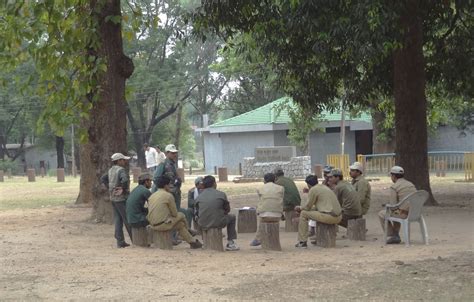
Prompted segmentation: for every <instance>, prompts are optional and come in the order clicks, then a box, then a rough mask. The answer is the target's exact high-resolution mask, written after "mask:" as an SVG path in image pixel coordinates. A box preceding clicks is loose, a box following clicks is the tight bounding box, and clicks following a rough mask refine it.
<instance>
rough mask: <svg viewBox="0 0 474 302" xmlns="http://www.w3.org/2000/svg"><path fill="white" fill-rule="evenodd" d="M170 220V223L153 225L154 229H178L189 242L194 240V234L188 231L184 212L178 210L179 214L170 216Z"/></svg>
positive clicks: (161, 230)
mask: <svg viewBox="0 0 474 302" xmlns="http://www.w3.org/2000/svg"><path fill="white" fill-rule="evenodd" d="M169 221H170V222H169V223H163V224H160V225H158V226H152V229H154V230H156V231H160V232H163V231H171V230H176V231H178V233H179V236H181V238H183V240H184V241H186V242H187V243H192V242H194V240H193V236H191V234H189V232H188V228H187V221H186V216H184V214H183V213H181V212H178V215H177V216H176V217H170V218H169Z"/></svg>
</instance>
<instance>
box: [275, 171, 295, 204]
mask: <svg viewBox="0 0 474 302" xmlns="http://www.w3.org/2000/svg"><path fill="white" fill-rule="evenodd" d="M275 184H277V185H280V186H282V187H283V188H285V194H284V196H283V211H292V210H294V208H295V207H296V206H299V205H300V204H301V196H300V192H299V191H298V187H296V184H295V182H294V181H293V180H292V179H291V178H288V177H285V176H280V177H278V179H277V180H276V181H275Z"/></svg>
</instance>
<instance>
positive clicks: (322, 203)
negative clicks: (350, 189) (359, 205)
mask: <svg viewBox="0 0 474 302" xmlns="http://www.w3.org/2000/svg"><path fill="white" fill-rule="evenodd" d="M302 209H303V210H306V211H312V210H316V211H319V212H322V213H332V214H334V215H336V216H339V215H341V206H340V205H339V202H338V201H337V197H336V195H335V194H334V192H333V191H331V189H329V188H328V187H327V186H323V185H316V186H314V187H312V188H311V189H310V190H309V193H308V203H307V204H306V206H304V207H303V208H302Z"/></svg>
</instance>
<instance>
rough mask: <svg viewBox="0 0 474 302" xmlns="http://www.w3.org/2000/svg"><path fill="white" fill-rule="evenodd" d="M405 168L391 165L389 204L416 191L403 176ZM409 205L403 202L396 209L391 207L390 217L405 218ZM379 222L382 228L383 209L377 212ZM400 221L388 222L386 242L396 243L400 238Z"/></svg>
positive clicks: (383, 221)
mask: <svg viewBox="0 0 474 302" xmlns="http://www.w3.org/2000/svg"><path fill="white" fill-rule="evenodd" d="M404 175H405V170H403V168H402V167H400V166H393V167H392V169H390V178H391V179H392V182H393V185H392V186H391V187H390V204H397V203H399V202H400V201H402V200H403V199H404V198H405V197H407V196H408V195H410V194H411V193H413V192H416V187H415V186H414V185H413V184H412V183H411V182H409V181H408V180H406V179H405V178H404ZM409 208H410V205H409V204H408V203H407V202H404V203H403V204H401V205H400V207H399V208H398V209H392V210H391V212H390V217H397V218H402V219H405V218H407V217H408V211H409ZM379 219H380V223H381V224H382V229H384V228H385V210H382V211H380V212H379ZM399 231H400V223H398V222H392V223H389V224H388V229H387V236H389V238H388V239H387V244H398V243H400V242H401V240H400V235H399Z"/></svg>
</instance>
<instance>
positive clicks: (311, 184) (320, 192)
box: [295, 175, 342, 248]
mask: <svg viewBox="0 0 474 302" xmlns="http://www.w3.org/2000/svg"><path fill="white" fill-rule="evenodd" d="M305 181H306V184H307V185H308V188H309V193H308V203H307V204H306V205H305V206H304V207H300V206H297V207H295V211H297V212H300V221H299V223H298V243H297V244H296V245H295V247H297V248H306V247H308V244H307V240H308V220H310V219H311V220H315V221H317V222H320V223H325V224H338V223H339V222H340V221H341V220H342V215H341V213H342V211H341V206H340V205H339V202H338V201H337V197H336V195H334V192H333V191H331V189H329V188H328V187H327V186H321V185H319V186H318V185H317V184H318V177H317V176H315V175H308V176H307V177H306V180H305Z"/></svg>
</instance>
